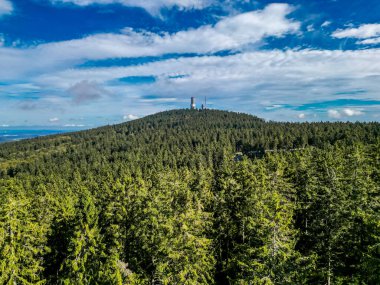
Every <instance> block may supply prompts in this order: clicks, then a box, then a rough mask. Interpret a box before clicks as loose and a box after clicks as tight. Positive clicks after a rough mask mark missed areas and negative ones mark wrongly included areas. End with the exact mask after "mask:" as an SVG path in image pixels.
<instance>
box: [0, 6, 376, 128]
mask: <svg viewBox="0 0 380 285" xmlns="http://www.w3.org/2000/svg"><path fill="white" fill-rule="evenodd" d="M379 82H380V1H378V0H366V1H361V0H360V1H359V0H351V1H348V0H315V1H310V0H298V1H296V0H292V1H290V0H288V1H280V2H273V1H267V0H265V1H264V0H263V1H254V0H235V1H232V0H225V1H220V0H145V1H140V0H0V126H10V127H11V126H16V125H17V126H20V125H25V126H33V125H39V126H49V127H55V128H75V127H78V128H86V127H94V126H99V125H104V124H112V123H118V122H122V121H128V120H132V119H135V118H139V117H142V116H145V115H147V114H152V113H155V112H158V111H163V110H169V109H173V108H188V107H189V103H190V97H191V96H195V97H196V98H197V101H198V105H200V104H201V101H202V100H203V98H204V97H205V96H207V102H208V107H210V108H217V109H225V110H233V111H239V112H246V113H251V114H254V115H257V116H259V117H262V118H265V119H267V120H281V121H299V122H302V121H326V120H331V121H337V120H343V121H379V120H380V85H379Z"/></svg>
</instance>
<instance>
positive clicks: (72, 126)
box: [63, 124, 86, 128]
mask: <svg viewBox="0 0 380 285" xmlns="http://www.w3.org/2000/svg"><path fill="white" fill-rule="evenodd" d="M63 126H64V127H69V128H82V127H85V126H86V125H83V124H80V125H76V124H65V125H63Z"/></svg>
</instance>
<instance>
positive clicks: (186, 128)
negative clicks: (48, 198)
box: [0, 110, 380, 173]
mask: <svg viewBox="0 0 380 285" xmlns="http://www.w3.org/2000/svg"><path fill="white" fill-rule="evenodd" d="M379 137H380V124H379V123H341V122H338V123H277V122H265V121H264V120H262V119H259V118H257V117H255V116H252V115H247V114H242V113H234V112H226V111H218V110H205V111H197V110H172V111H166V112H161V113H157V114H155V115H151V116H147V117H145V118H142V119H138V120H135V121H131V122H127V123H123V124H119V125H113V126H105V127H101V128H97V129H92V130H88V131H81V132H77V133H69V134H64V135H56V136H47V137H41V138H37V139H31V140H24V141H19V142H14V143H7V144H3V145H0V167H1V165H6V166H15V167H13V168H11V170H9V169H10V168H8V171H11V172H12V173H13V172H18V171H21V170H22V169H23V167H26V166H25V163H24V162H27V163H26V165H28V167H29V168H30V167H32V166H31V165H30V162H33V163H32V164H33V165H36V161H39V160H41V159H42V160H43V163H42V165H39V167H38V169H39V170H41V167H42V166H44V165H47V164H48V163H49V162H51V163H52V164H53V165H52V167H53V169H54V171H56V169H57V167H59V168H61V167H62V166H64V165H65V163H63V161H62V160H64V161H65V162H67V161H70V162H69V164H67V163H66V165H68V166H69V165H70V167H72V165H71V164H74V165H78V164H81V163H86V164H87V166H88V165H92V164H94V163H96V162H98V163H103V164H104V163H106V164H108V163H112V162H118V161H122V162H123V163H126V162H127V161H128V163H129V164H133V167H129V168H130V169H131V170H132V169H136V168H142V169H145V170H146V168H149V169H151V167H155V168H156V167H170V168H177V167H181V166H187V167H193V166H194V165H195V164H197V163H198V162H202V163H204V165H205V166H212V164H213V163H214V162H216V160H217V158H218V156H219V157H220V156H221V155H230V156H231V155H234V154H235V153H236V152H243V153H245V154H249V153H253V152H255V151H262V150H288V149H296V148H305V147H307V146H315V147H320V148H321V147H324V146H327V145H335V144H339V145H342V144H344V145H352V144H353V143H355V142H357V143H363V144H372V143H375V142H377V141H378V139H379ZM47 157H49V159H47ZM50 158H52V159H51V160H50ZM62 164H63V165H62ZM16 166H17V167H16ZM79 167H80V166H79ZM4 169H5V168H4V167H2V170H4ZM48 170H51V167H50V166H49V167H48ZM28 171H30V170H28Z"/></svg>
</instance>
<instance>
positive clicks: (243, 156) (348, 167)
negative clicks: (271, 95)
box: [0, 110, 380, 285]
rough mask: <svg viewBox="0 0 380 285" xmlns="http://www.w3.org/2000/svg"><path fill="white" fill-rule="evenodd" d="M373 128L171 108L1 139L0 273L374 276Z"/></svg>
mask: <svg viewBox="0 0 380 285" xmlns="http://www.w3.org/2000/svg"><path fill="white" fill-rule="evenodd" d="M379 137H380V126H379V124H378V123H355V124H352V123H311V124H310V123H304V124H292V123H276V122H265V121H263V120H261V119H259V118H256V117H253V116H250V115H245V114H238V113H232V112H223V111H214V110H205V111H194V110H174V111H169V112H163V113H158V114H156V115H152V116H148V117H146V118H143V119H140V120H135V121H132V122H129V123H125V124H121V125H115V126H107V127H103V128H98V129H94V130H89V131H84V132H78V133H72V134H65V135H64V136H62V135H57V136H51V137H46V138H37V139H33V140H26V141H20V142H14V143H6V144H2V145H0V284H78V285H80V284H130V285H132V284H136V285H137V284H139V285H140V284H144V285H145V284H149V285H150V284H189V285H190V284H370V285H372V284H379V283H380V279H379V274H378V272H379V271H380V267H379V264H380V223H379V221H380V211H379V209H380V188H379V187H380V186H379V185H380V139H379Z"/></svg>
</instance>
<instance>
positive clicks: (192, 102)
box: [190, 97, 196, 110]
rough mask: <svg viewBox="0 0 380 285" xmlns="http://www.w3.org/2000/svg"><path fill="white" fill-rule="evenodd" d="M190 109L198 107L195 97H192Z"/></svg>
mask: <svg viewBox="0 0 380 285" xmlns="http://www.w3.org/2000/svg"><path fill="white" fill-rule="evenodd" d="M190 109H192V110H195V109H196V106H195V97H191V104H190Z"/></svg>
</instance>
